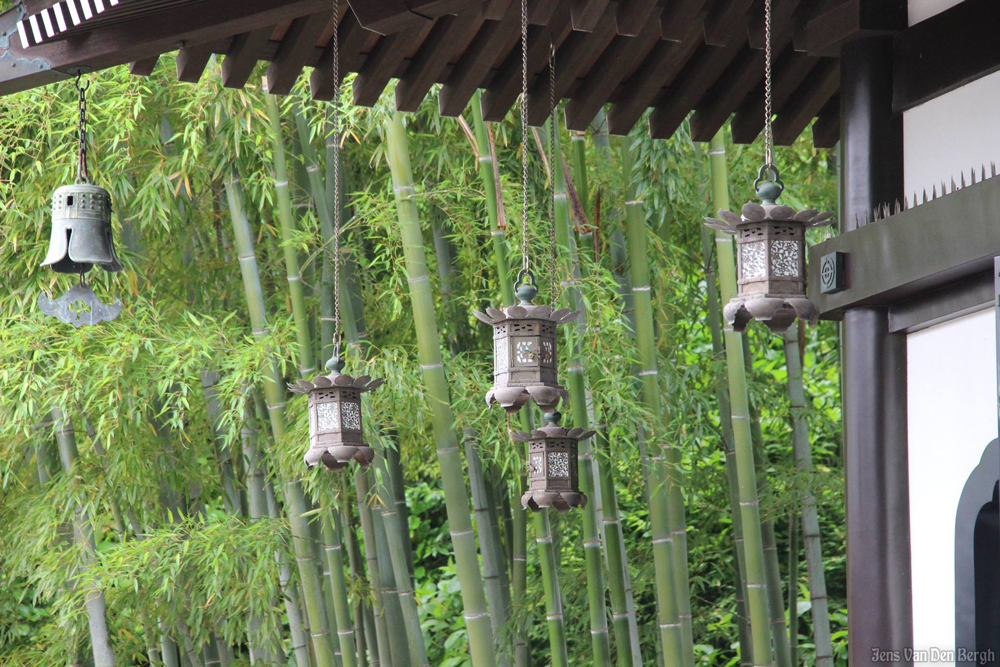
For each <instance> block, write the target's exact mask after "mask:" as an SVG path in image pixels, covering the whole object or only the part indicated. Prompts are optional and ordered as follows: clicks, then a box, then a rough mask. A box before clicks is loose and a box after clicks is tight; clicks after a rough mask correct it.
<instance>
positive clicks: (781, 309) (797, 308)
mask: <svg viewBox="0 0 1000 667" xmlns="http://www.w3.org/2000/svg"><path fill="white" fill-rule="evenodd" d="M722 315H723V317H725V318H726V322H728V323H729V324H731V325H732V326H733V331H737V332H740V333H742V332H743V331H744V330H746V328H747V324H749V323H750V321H751V320H760V321H761V322H763V323H764V324H765V325H766V326H767V328H768V329H770V330H771V331H772V332H774V333H784V332H786V331H788V327H790V326H792V323H794V322H795V318H796V317H798V318H800V319H803V320H806V321H808V322H809V323H810V324H815V323H816V320H817V319H818V318H819V311H818V310H817V309H816V306H815V305H813V302H812V301H810V300H809V299H806V298H804V297H800V296H788V297H776V296H757V297H748V298H739V297H737V298H735V299H733V300H732V301H730V302H729V303H727V304H726V307H725V308H723V309H722Z"/></svg>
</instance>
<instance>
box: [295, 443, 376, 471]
mask: <svg viewBox="0 0 1000 667" xmlns="http://www.w3.org/2000/svg"><path fill="white" fill-rule="evenodd" d="M305 460H306V465H307V466H309V467H310V468H312V467H313V466H315V465H316V464H317V463H322V464H323V465H324V466H326V468H327V470H340V469H342V468H344V467H345V466H347V464H349V463H350V462H351V461H356V462H357V463H359V464H360V465H361V467H363V468H367V467H368V466H370V465H371V463H372V461H374V460H375V450H374V449H372V448H371V447H367V446H364V445H362V446H360V447H358V446H355V445H335V446H333V447H310V448H309V451H308V452H306V456H305Z"/></svg>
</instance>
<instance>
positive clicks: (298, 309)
mask: <svg viewBox="0 0 1000 667" xmlns="http://www.w3.org/2000/svg"><path fill="white" fill-rule="evenodd" d="M264 98H265V100H266V101H267V115H268V119H269V120H270V122H271V139H272V141H273V142H274V143H273V146H272V153H271V155H272V160H273V161H274V191H275V193H276V195H277V200H278V222H279V224H280V225H281V248H282V250H283V251H284V254H285V274H286V276H287V277H288V294H289V297H290V298H291V302H292V317H293V318H294V320H295V341H296V342H297V343H298V347H299V377H301V378H303V379H311V378H312V376H313V375H314V374H315V373H316V364H315V362H314V360H313V353H312V341H311V338H310V335H309V312H308V311H307V310H306V302H305V294H304V291H303V289H302V273H301V271H300V270H299V257H298V253H297V252H296V251H295V245H294V241H293V234H294V231H295V216H294V215H293V213H292V197H291V192H290V189H289V184H288V183H289V181H288V166H287V160H286V157H285V142H284V140H283V139H282V135H281V112H280V110H279V109H278V103H277V100H276V99H275V97H274V95H267V94H265V95H264Z"/></svg>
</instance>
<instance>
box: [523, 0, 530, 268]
mask: <svg viewBox="0 0 1000 667" xmlns="http://www.w3.org/2000/svg"><path fill="white" fill-rule="evenodd" d="M521 135H522V137H523V139H522V146H521V181H522V183H521V186H522V187H523V189H524V194H523V197H522V201H521V255H522V258H521V271H522V272H523V273H524V274H525V277H527V276H528V275H529V271H530V268H531V265H530V263H529V262H528V0H521Z"/></svg>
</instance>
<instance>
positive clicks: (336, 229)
mask: <svg viewBox="0 0 1000 667" xmlns="http://www.w3.org/2000/svg"><path fill="white" fill-rule="evenodd" d="M333 18H334V26H333V109H332V115H333V338H334V348H333V349H334V354H335V355H337V356H340V215H341V211H340V35H339V32H340V0H333Z"/></svg>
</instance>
